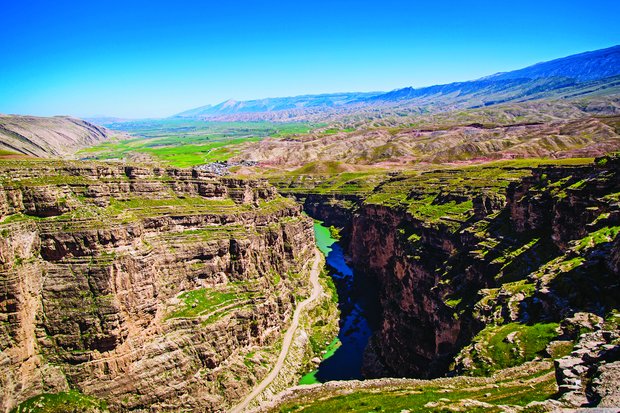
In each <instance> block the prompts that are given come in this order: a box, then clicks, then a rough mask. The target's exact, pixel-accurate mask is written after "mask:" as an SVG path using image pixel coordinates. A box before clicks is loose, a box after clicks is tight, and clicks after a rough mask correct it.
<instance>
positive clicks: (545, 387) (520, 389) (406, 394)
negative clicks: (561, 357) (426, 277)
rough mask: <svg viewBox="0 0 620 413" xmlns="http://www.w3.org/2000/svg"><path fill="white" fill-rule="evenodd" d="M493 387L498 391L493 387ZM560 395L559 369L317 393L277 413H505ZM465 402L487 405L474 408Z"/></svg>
mask: <svg viewBox="0 0 620 413" xmlns="http://www.w3.org/2000/svg"><path fill="white" fill-rule="evenodd" d="M491 384H493V385H491ZM555 391H556V383H555V377H554V374H553V368H552V367H551V366H550V365H549V364H548V363H547V364H546V365H545V367H544V368H539V369H535V370H534V371H532V372H529V374H523V375H519V376H517V377H513V378H510V379H508V380H505V379H502V378H498V379H497V380H494V381H493V382H489V381H484V380H475V379H466V378H457V379H453V380H444V381H426V382H420V383H418V384H409V385H408V384H403V385H401V386H398V385H386V386H377V387H371V388H356V389H355V391H351V390H350V389H349V390H347V389H345V390H340V391H338V390H334V389H330V390H327V389H325V390H323V389H316V390H313V391H311V392H310V393H308V394H307V395H303V396H300V397H298V398H296V399H293V400H290V401H287V402H286V403H285V404H284V405H281V406H279V407H278V408H276V409H274V410H272V411H274V412H275V411H277V412H280V413H289V412H304V413H322V412H360V413H361V412H363V413H367V412H386V413H388V412H389V413H392V412H393V413H401V412H403V411H408V412H410V413H414V412H439V411H467V412H501V411H505V410H504V409H502V408H501V407H499V406H500V405H517V406H525V405H527V404H528V403H530V402H532V401H542V400H546V399H548V398H549V397H551V396H552V395H553V394H554V393H555ZM464 400H475V401H479V402H483V403H485V405H483V406H475V405H470V406H468V407H464V406H467V404H462V403H467V402H466V401H464Z"/></svg>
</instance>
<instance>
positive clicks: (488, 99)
mask: <svg viewBox="0 0 620 413" xmlns="http://www.w3.org/2000/svg"><path fill="white" fill-rule="evenodd" d="M618 91H620V45H616V46H613V47H610V48H607V49H601V50H596V51H590V52H585V53H580V54H576V55H572V56H568V57H564V58H560V59H555V60H552V61H549V62H543V63H538V64H535V65H532V66H529V67H526V68H523V69H519V70H514V71H511V72H505V73H497V74H494V75H491V76H487V77H483V78H480V79H476V80H472V81H467V82H455V83H449V84H445V85H435V86H429V87H423V88H413V87H405V88H401V89H396V90H393V91H390V92H367V93H355V92H353V93H334V94H321V95H304V96H294V97H277V98H266V99H257V100H248V101H235V100H227V101H225V102H222V103H220V104H217V105H214V106H211V105H207V106H202V107H199V108H195V109H190V110H187V111H184V112H181V113H179V114H177V115H175V117H180V118H197V119H211V120H249V119H251V120H259V119H266V120H286V119H289V120H303V119H304V116H307V115H309V114H316V113H317V112H318V113H321V114H322V115H323V116H333V115H334V114H338V113H351V112H356V111H363V110H366V109H368V108H372V107H375V106H382V107H384V108H385V107H399V108H407V109H410V110H411V109H413V110H416V111H419V112H421V113H433V112H440V111H446V110H453V109H462V108H477V107H484V106H490V105H494V104H498V103H507V102H523V101H529V100H535V99H541V98H558V99H565V98H572V97H577V96H585V95H600V94H603V95H607V94H611V93H617V92H618ZM276 114H279V116H278V115H276Z"/></svg>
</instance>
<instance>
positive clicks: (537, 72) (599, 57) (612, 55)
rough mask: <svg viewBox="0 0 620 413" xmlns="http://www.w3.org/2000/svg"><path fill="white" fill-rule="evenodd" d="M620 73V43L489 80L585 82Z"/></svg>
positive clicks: (499, 74)
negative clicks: (562, 78) (553, 79)
mask: <svg viewBox="0 0 620 413" xmlns="http://www.w3.org/2000/svg"><path fill="white" fill-rule="evenodd" d="M617 75H620V45H618V46H614V47H610V48H607V49H600V50H595V51H593V52H585V53H580V54H576V55H572V56H568V57H563V58H561V59H555V60H551V61H549V62H543V63H537V64H535V65H532V66H528V67H526V68H524V69H519V70H514V71H512V72H506V73H497V74H495V75H492V76H489V77H487V78H486V79H489V80H507V79H539V78H550V77H565V78H571V79H575V80H576V81H579V82H583V81H587V80H597V79H604V78H606V77H611V76H617Z"/></svg>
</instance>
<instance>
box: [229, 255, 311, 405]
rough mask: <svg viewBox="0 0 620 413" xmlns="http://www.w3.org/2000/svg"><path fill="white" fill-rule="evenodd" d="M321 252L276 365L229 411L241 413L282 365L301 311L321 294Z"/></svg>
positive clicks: (269, 382)
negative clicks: (307, 295) (308, 289)
mask: <svg viewBox="0 0 620 413" xmlns="http://www.w3.org/2000/svg"><path fill="white" fill-rule="evenodd" d="M320 264H321V253H320V252H318V251H317V252H316V256H315V258H314V263H313V264H312V270H310V282H311V283H312V294H310V297H308V298H306V299H305V300H304V301H302V302H301V303H299V305H298V306H297V308H296V309H295V312H294V313H293V320H292V321H291V326H290V327H289V328H288V330H287V331H286V334H285V335H284V341H283V342H282V350H281V351H280V355H279V356H278V361H277V362H276V365H275V366H274V367H273V370H271V373H269V374H268V375H267V377H265V378H264V379H263V381H261V382H260V383H259V384H258V386H256V387H255V388H254V390H252V392H251V393H250V394H248V395H247V397H246V398H245V399H243V401H242V402H241V403H239V404H238V405H236V406H235V407H233V408H232V409H231V410H230V413H241V412H242V411H243V410H244V409H245V408H246V407H248V405H249V404H250V403H251V402H252V400H254V398H255V397H256V396H258V395H259V394H261V393H262V392H263V391H264V390H265V389H266V388H267V387H268V386H269V385H270V384H271V382H273V381H274V380H275V378H276V377H277V376H278V373H280V370H281V369H282V366H283V365H284V360H286V356H287V355H288V351H289V349H290V347H291V344H292V343H293V336H294V335H295V331H296V330H297V327H299V317H300V316H301V312H302V311H303V310H304V309H305V308H306V307H307V306H308V305H309V304H310V303H312V302H313V301H315V300H316V299H317V298H319V296H320V295H321V292H322V288H321V284H320V283H319V273H320V272H321V267H320Z"/></svg>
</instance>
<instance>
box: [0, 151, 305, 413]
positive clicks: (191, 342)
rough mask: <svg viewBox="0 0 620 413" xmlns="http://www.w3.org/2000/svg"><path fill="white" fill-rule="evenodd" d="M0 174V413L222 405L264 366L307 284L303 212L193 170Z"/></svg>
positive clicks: (17, 169)
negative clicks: (35, 406)
mask: <svg viewBox="0 0 620 413" xmlns="http://www.w3.org/2000/svg"><path fill="white" fill-rule="evenodd" d="M0 178H1V181H2V182H1V185H2V187H1V188H0V215H1V216H2V222H1V223H0V233H1V237H0V264H1V272H0V286H1V287H0V288H1V289H0V298H1V299H0V349H1V350H2V351H1V352H0V389H1V390H0V411H8V410H10V409H11V408H12V407H14V406H16V405H17V404H18V403H20V402H21V401H23V400H25V399H28V398H30V397H32V396H35V395H37V394H40V393H45V392H51V393H53V392H58V391H66V390H68V389H69V388H75V389H78V390H79V391H81V392H83V393H85V394H87V395H90V396H95V397H97V398H101V399H104V400H106V401H108V403H109V406H110V409H111V410H113V411H120V410H122V411H150V412H152V411H170V410H175V411H177V410H179V409H181V410H196V411H220V410H222V409H225V408H226V407H227V406H229V405H230V404H231V403H233V402H235V401H236V400H239V399H240V398H241V397H243V396H244V395H245V394H246V393H247V392H248V390H249V389H250V388H251V386H252V385H253V384H254V383H256V382H257V381H258V380H260V379H261V378H262V377H263V376H265V375H266V374H267V373H268V371H269V370H270V366H271V365H272V364H273V363H274V362H275V358H276V357H277V351H276V347H277V344H278V340H279V339H280V337H281V333H282V332H283V331H284V330H285V329H286V326H287V323H288V321H289V320H290V317H291V314H292V312H293V310H294V306H295V303H296V301H297V299H298V297H303V296H304V295H305V294H307V293H308V291H309V287H308V285H307V279H306V277H305V274H306V273H305V268H304V266H305V264H306V262H307V261H308V260H309V258H310V257H312V256H313V251H314V246H313V234H312V222H311V221H310V220H309V219H308V218H307V217H304V216H302V215H301V207H300V206H298V205H297V204H295V203H294V202H292V201H290V200H288V199H286V198H282V197H280V196H279V195H277V193H276V192H275V190H274V189H273V187H271V186H270V185H269V184H267V183H266V182H264V181H255V180H240V179H233V178H218V177H215V176H213V175H210V174H207V173H204V172H200V171H192V170H178V169H167V170H164V169H157V168H156V169H150V168H143V167H123V166H120V165H119V166H109V165H108V166H106V165H102V164H94V163H93V164H86V163H75V164H71V163H66V162H63V163H57V162H42V161H39V162H21V163H20V164H19V165H17V164H6V165H3V167H2V170H1V171H0Z"/></svg>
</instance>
